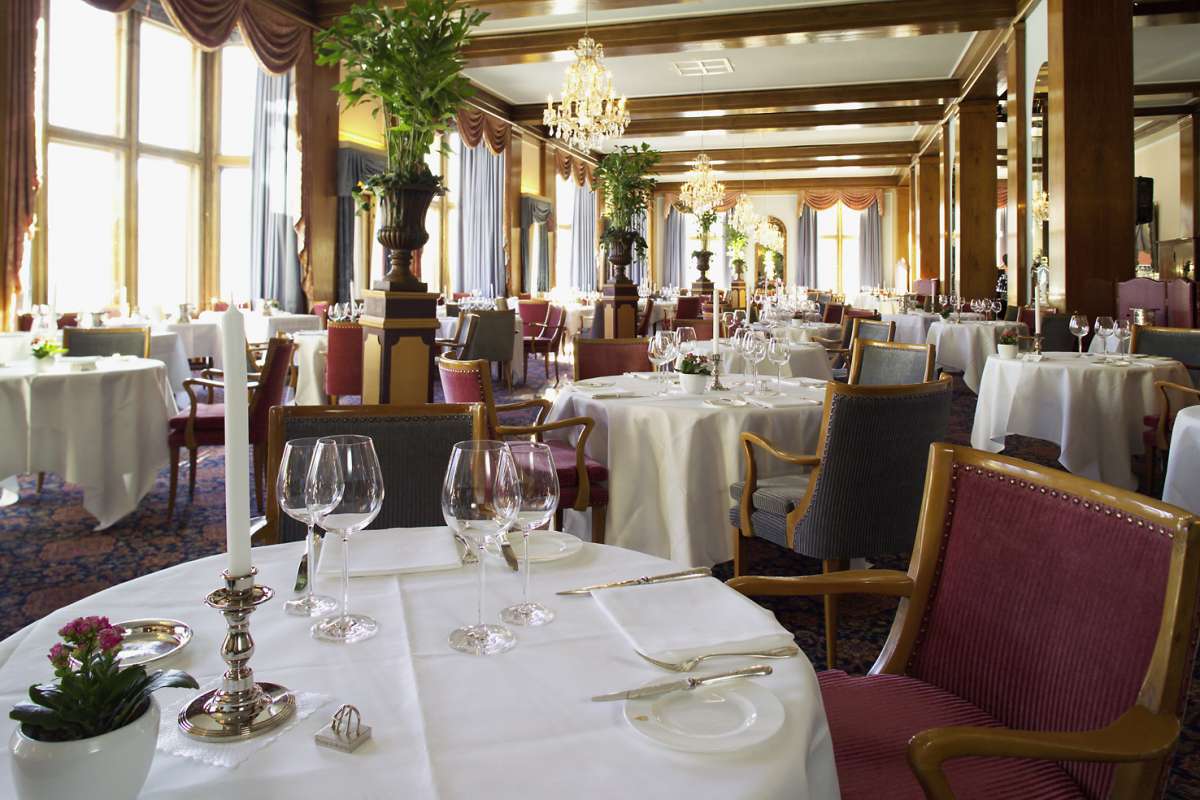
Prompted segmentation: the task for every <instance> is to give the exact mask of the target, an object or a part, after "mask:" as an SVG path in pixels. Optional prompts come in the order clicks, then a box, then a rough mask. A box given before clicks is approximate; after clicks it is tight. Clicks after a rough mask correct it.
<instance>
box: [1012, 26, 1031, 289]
mask: <svg viewBox="0 0 1200 800" xmlns="http://www.w3.org/2000/svg"><path fill="white" fill-rule="evenodd" d="M1007 48H1008V59H1007V65H1008V94H1007V100H1008V102H1007V103H1006V105H1005V111H1006V112H1007V114H1008V130H1007V131H1006V134H1007V135H1006V136H1005V149H1006V150H1007V158H1008V302H1009V304H1010V305H1012V304H1016V305H1028V304H1029V302H1030V300H1031V299H1032V298H1031V297H1030V295H1029V270H1028V267H1029V262H1030V258H1031V256H1030V251H1029V224H1028V215H1029V159H1028V155H1029V154H1028V152H1027V150H1028V149H1029V143H1028V141H1027V140H1026V138H1025V135H1026V130H1027V129H1028V127H1029V112H1030V106H1029V104H1030V98H1028V97H1026V96H1025V88H1024V87H1025V77H1026V76H1025V23H1024V22H1018V23H1016V24H1015V25H1013V30H1012V33H1011V35H1010V36H1009V38H1008V45H1007Z"/></svg>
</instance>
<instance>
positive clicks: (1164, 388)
mask: <svg viewBox="0 0 1200 800" xmlns="http://www.w3.org/2000/svg"><path fill="white" fill-rule="evenodd" d="M1154 388H1155V389H1156V390H1157V391H1158V393H1159V394H1160V395H1161V396H1162V399H1161V401H1160V402H1159V412H1158V429H1157V430H1156V431H1155V439H1156V440H1157V441H1156V444H1157V446H1158V447H1159V449H1161V450H1166V449H1168V448H1169V447H1170V446H1171V443H1170V436H1169V435H1168V430H1167V429H1168V428H1169V427H1170V423H1171V420H1172V418H1173V415H1172V414H1171V394H1172V393H1176V396H1178V395H1179V394H1184V395H1192V396H1193V397H1195V398H1197V399H1200V389H1194V388H1192V387H1191V386H1184V385H1183V384H1182V383H1174V382H1172V381H1155V382H1154ZM1179 410H1182V405H1181V406H1180V409H1177V410H1176V412H1175V413H1179Z"/></svg>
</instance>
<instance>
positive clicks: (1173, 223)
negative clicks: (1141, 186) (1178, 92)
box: [1133, 129, 1182, 240]
mask: <svg viewBox="0 0 1200 800" xmlns="http://www.w3.org/2000/svg"><path fill="white" fill-rule="evenodd" d="M1133 172H1134V174H1135V175H1137V176H1138V177H1141V178H1153V179H1154V204H1155V205H1156V206H1158V238H1159V239H1160V240H1163V239H1177V238H1179V236H1180V235H1181V231H1180V227H1181V226H1180V222H1181V221H1182V220H1181V219H1180V215H1179V131H1178V129H1176V130H1174V131H1172V132H1171V133H1170V134H1169V135H1167V136H1164V137H1163V138H1161V139H1156V140H1151V141H1150V142H1149V143H1148V144H1145V145H1143V146H1141V147H1138V148H1137V149H1135V150H1134V152H1133Z"/></svg>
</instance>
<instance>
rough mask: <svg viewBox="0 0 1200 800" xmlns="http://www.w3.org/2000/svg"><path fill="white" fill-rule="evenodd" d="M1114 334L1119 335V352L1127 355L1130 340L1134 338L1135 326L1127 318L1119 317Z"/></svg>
mask: <svg viewBox="0 0 1200 800" xmlns="http://www.w3.org/2000/svg"><path fill="white" fill-rule="evenodd" d="M1113 335H1114V336H1116V337H1117V352H1118V353H1120V354H1121V355H1125V354H1126V353H1128V352H1129V346H1128V345H1129V340H1130V339H1131V338H1133V326H1132V325H1131V324H1130V323H1129V320H1127V319H1119V320H1117V322H1116V325H1115V327H1114V328H1113Z"/></svg>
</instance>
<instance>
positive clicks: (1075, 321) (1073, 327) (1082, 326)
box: [1067, 313, 1091, 355]
mask: <svg viewBox="0 0 1200 800" xmlns="http://www.w3.org/2000/svg"><path fill="white" fill-rule="evenodd" d="M1067 327H1068V329H1069V330H1070V331H1071V335H1072V336H1074V337H1075V338H1077V339H1078V340H1079V353H1080V355H1082V354H1083V337H1085V336H1087V332H1088V329H1089V328H1090V327H1091V326H1090V325H1089V323H1088V318H1087V314H1080V313H1075V314H1072V315H1071V321H1070V323H1068V325H1067Z"/></svg>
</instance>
